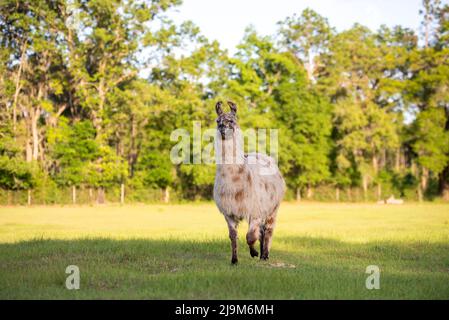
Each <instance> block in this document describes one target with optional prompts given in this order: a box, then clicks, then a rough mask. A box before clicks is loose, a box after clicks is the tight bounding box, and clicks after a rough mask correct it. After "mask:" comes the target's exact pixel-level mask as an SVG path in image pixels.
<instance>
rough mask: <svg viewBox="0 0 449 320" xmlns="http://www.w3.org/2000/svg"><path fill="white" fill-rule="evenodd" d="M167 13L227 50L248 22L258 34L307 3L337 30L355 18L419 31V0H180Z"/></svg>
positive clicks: (373, 26)
mask: <svg viewBox="0 0 449 320" xmlns="http://www.w3.org/2000/svg"><path fill="white" fill-rule="evenodd" d="M183 2H184V3H183V4H182V5H181V6H180V7H178V8H176V9H174V11H173V12H172V13H170V15H169V16H170V17H171V18H172V19H174V20H175V21H176V22H182V21H185V20H192V21H193V22H194V23H195V24H196V25H197V26H199V27H200V29H201V32H202V33H203V34H204V35H205V36H206V37H207V38H208V39H211V40H213V39H215V40H218V41H219V42H220V44H221V45H222V47H224V48H226V49H228V50H229V51H230V52H231V53H234V52H235V46H236V45H237V44H238V43H239V42H240V41H241V39H242V37H243V34H244V30H245V27H247V26H248V25H250V24H252V25H254V26H255V27H256V30H257V31H258V32H259V33H260V34H262V35H270V34H273V33H274V32H275V31H276V29H277V26H276V23H277V22H278V21H280V20H284V18H285V17H287V16H290V15H292V14H293V13H297V14H300V13H301V11H302V10H303V9H305V8H307V7H309V8H311V9H313V10H315V11H317V12H318V13H319V14H321V15H322V16H324V17H326V18H328V19H329V22H330V24H331V26H333V27H336V28H337V30H338V31H342V30H345V29H347V28H350V27H351V26H352V25H353V24H354V23H355V22H359V23H361V24H363V25H365V26H367V27H369V28H370V29H371V30H373V31H375V30H377V29H378V28H379V26H380V25H382V24H386V25H387V26H394V25H398V24H399V25H402V26H404V27H409V28H412V29H413V30H415V31H419V27H420V21H421V18H420V15H419V9H420V8H421V3H422V0H183Z"/></svg>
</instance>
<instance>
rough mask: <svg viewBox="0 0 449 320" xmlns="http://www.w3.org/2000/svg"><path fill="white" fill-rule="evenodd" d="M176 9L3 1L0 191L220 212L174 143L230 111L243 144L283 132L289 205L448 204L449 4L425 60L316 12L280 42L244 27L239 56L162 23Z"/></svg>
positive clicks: (148, 2) (191, 29)
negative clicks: (253, 133)
mask: <svg viewBox="0 0 449 320" xmlns="http://www.w3.org/2000/svg"><path fill="white" fill-rule="evenodd" d="M180 2H181V1H179V0H145V1H141V0H129V1H118V0H117V1H104V0H93V1H84V0H74V1H65V0H57V1H44V0H39V1H19V2H17V1H12V0H5V1H2V5H1V6H0V60H1V61H2V62H3V63H2V64H1V65H0V187H1V188H4V189H8V190H20V189H23V190H28V189H34V190H33V194H34V196H35V197H36V198H39V199H43V201H46V200H45V199H48V201H49V202H57V201H56V200H55V199H57V198H58V197H60V198H61V199H62V198H64V199H65V197H66V195H63V194H65V193H64V192H63V191H58V188H60V190H65V189H67V188H69V187H76V189H74V190H78V189H79V190H80V193H82V194H84V193H85V192H87V191H86V190H90V189H100V190H101V191H104V189H106V194H107V195H108V196H111V197H112V198H113V199H117V198H119V197H120V190H121V189H120V186H119V185H120V184H126V188H127V191H126V192H125V193H126V194H127V196H129V197H131V198H132V197H133V196H132V194H133V193H134V195H135V197H134V198H132V199H134V200H136V201H140V200H144V201H147V200H149V199H150V198H151V199H153V198H158V196H156V194H157V193H159V192H160V190H158V191H154V190H153V189H164V190H165V191H166V192H167V193H168V190H169V189H170V190H174V192H175V193H176V196H175V197H177V196H179V197H178V199H180V198H186V199H197V198H206V199H210V198H211V193H212V186H213V181H214V172H215V168H214V166H213V165H209V164H200V165H197V164H195V165H189V164H180V165H174V164H172V163H171V161H170V158H169V153H170V149H171V148H172V147H173V142H172V141H170V134H171V133H172V132H173V131H174V130H176V129H181V128H183V129H185V130H186V132H188V133H189V134H190V139H191V140H193V139H192V136H193V131H194V130H197V129H193V121H197V123H200V124H201V128H202V130H204V129H207V128H213V127H214V126H215V118H216V115H215V112H214V108H213V106H214V103H215V101H217V100H219V99H221V100H233V101H235V102H236V103H237V105H238V106H239V110H238V117H239V124H240V126H241V128H242V129H243V130H245V129H256V130H257V129H259V128H262V129H263V128H267V129H270V128H271V129H278V130H279V147H280V150H279V166H280V169H281V171H282V172H283V174H284V176H285V179H286V181H287V184H288V187H289V188H290V189H293V190H289V195H292V194H296V191H300V190H301V189H303V188H305V187H307V189H308V190H309V191H311V188H312V187H313V188H318V189H320V188H321V189H322V190H326V191H325V192H324V193H326V194H329V195H331V194H332V195H333V194H334V192H333V190H332V189H333V188H335V190H336V191H337V192H340V189H341V191H342V194H345V196H342V199H352V196H346V194H350V193H351V190H352V189H354V190H358V189H359V188H363V191H364V196H365V199H371V198H370V197H372V195H371V192H370V190H373V189H376V190H377V191H378V192H379V191H380V190H384V194H385V193H389V192H391V193H394V194H397V195H400V196H404V197H409V198H410V199H411V198H413V197H414V195H413V193H414V192H416V191H417V189H418V190H420V188H421V187H424V188H426V187H427V191H426V190H420V191H426V192H422V194H426V195H428V196H429V198H431V197H433V196H434V195H435V194H436V193H439V194H441V195H442V196H443V197H447V198H448V199H449V138H448V134H449V102H448V101H449V90H448V83H449V62H448V61H449V46H448V32H449V31H448V30H449V23H448V21H449V19H448V11H449V6H448V5H447V4H442V3H441V1H439V0H425V1H423V10H422V12H421V13H422V16H423V31H424V32H423V35H422V36H423V37H424V39H423V40H424V47H420V46H419V45H418V43H422V42H420V41H418V36H417V35H416V34H415V33H414V31H412V30H411V29H408V28H404V27H401V26H395V27H393V28H389V27H387V26H381V27H380V29H379V30H377V31H376V32H374V31H372V30H369V29H368V28H366V27H364V26H363V25H360V24H355V25H354V26H353V27H352V28H350V29H348V30H345V31H343V32H337V31H336V30H335V29H334V28H332V26H330V24H329V22H328V20H327V19H326V18H325V17H322V16H320V15H319V14H318V13H316V12H314V11H313V10H311V9H306V10H304V11H303V12H302V13H301V14H292V15H291V16H289V17H287V18H286V19H284V20H283V21H281V22H279V23H278V26H279V29H278V30H277V32H276V33H275V34H273V35H272V36H264V35H260V34H258V33H257V32H256V31H255V30H254V28H253V27H248V28H247V29H246V31H245V34H244V37H243V39H242V41H241V43H240V44H239V45H238V47H237V49H238V50H237V52H236V54H234V55H232V56H231V55H230V54H229V53H228V52H227V51H226V50H223V49H222V48H221V47H220V44H219V43H218V42H217V41H210V40H208V39H207V38H206V37H205V36H204V35H203V34H202V33H201V30H200V29H199V28H198V27H197V26H196V25H195V24H194V23H193V22H191V21H186V22H183V23H180V24H175V23H174V22H173V21H171V20H170V19H168V18H167V16H166V12H167V11H169V10H170V9H171V8H172V7H174V6H177V5H179V4H180ZM198 130H199V129H198ZM206 143H207V141H203V145H202V147H201V148H202V149H196V150H191V151H192V152H191V156H193V155H194V154H195V155H197V154H198V153H199V152H203V151H205V148H206V146H205V144H206ZM270 143H271V142H270V141H267V144H268V147H269V145H270ZM427 180H429V181H427ZM418 181H420V183H418ZM128 189H129V190H128ZM145 189H151V190H152V191H151V192H148V193H145ZM343 189H346V190H343ZM128 191H129V192H128ZM345 191H346V192H345ZM24 192H25V193H26V191H24ZM150 194H151V195H150ZM166 195H168V194H166ZM81 197H84V196H81ZM320 197H321V198H320ZM326 197H327V196H319V195H318V193H317V199H318V198H319V199H325V198H326ZM378 197H381V195H380V194H379V195H378ZM86 198H89V199H90V198H91V195H90V193H89V197H86ZM327 198H329V197H327ZM355 198H357V199H359V198H358V197H355V196H354V199H355ZM83 199H84V198H83ZM83 201H84V200H83ZM89 201H92V199H90V200H89Z"/></svg>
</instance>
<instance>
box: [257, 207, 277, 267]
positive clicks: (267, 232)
mask: <svg viewBox="0 0 449 320" xmlns="http://www.w3.org/2000/svg"><path fill="white" fill-rule="evenodd" d="M275 224H276V216H275V215H273V216H270V217H268V219H267V221H266V222H265V226H264V228H263V230H262V231H261V232H262V235H263V237H261V239H260V250H261V253H260V259H261V260H268V256H269V255H270V248H271V239H272V237H273V231H274V226H275Z"/></svg>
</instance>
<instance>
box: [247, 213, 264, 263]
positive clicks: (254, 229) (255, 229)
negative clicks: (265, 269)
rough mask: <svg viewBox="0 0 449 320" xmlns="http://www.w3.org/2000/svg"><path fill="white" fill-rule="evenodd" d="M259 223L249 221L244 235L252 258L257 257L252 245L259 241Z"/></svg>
mask: <svg viewBox="0 0 449 320" xmlns="http://www.w3.org/2000/svg"><path fill="white" fill-rule="evenodd" d="M260 222H261V221H260V219H251V220H250V222H249V229H248V233H247V234H246V242H247V243H248V246H249V253H250V255H251V257H253V258H254V257H257V256H259V252H257V250H256V249H255V248H254V244H255V243H256V241H257V240H259V239H260Z"/></svg>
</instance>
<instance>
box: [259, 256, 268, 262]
mask: <svg viewBox="0 0 449 320" xmlns="http://www.w3.org/2000/svg"><path fill="white" fill-rule="evenodd" d="M260 260H264V261H267V260H268V256H267V255H261V256H260Z"/></svg>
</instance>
